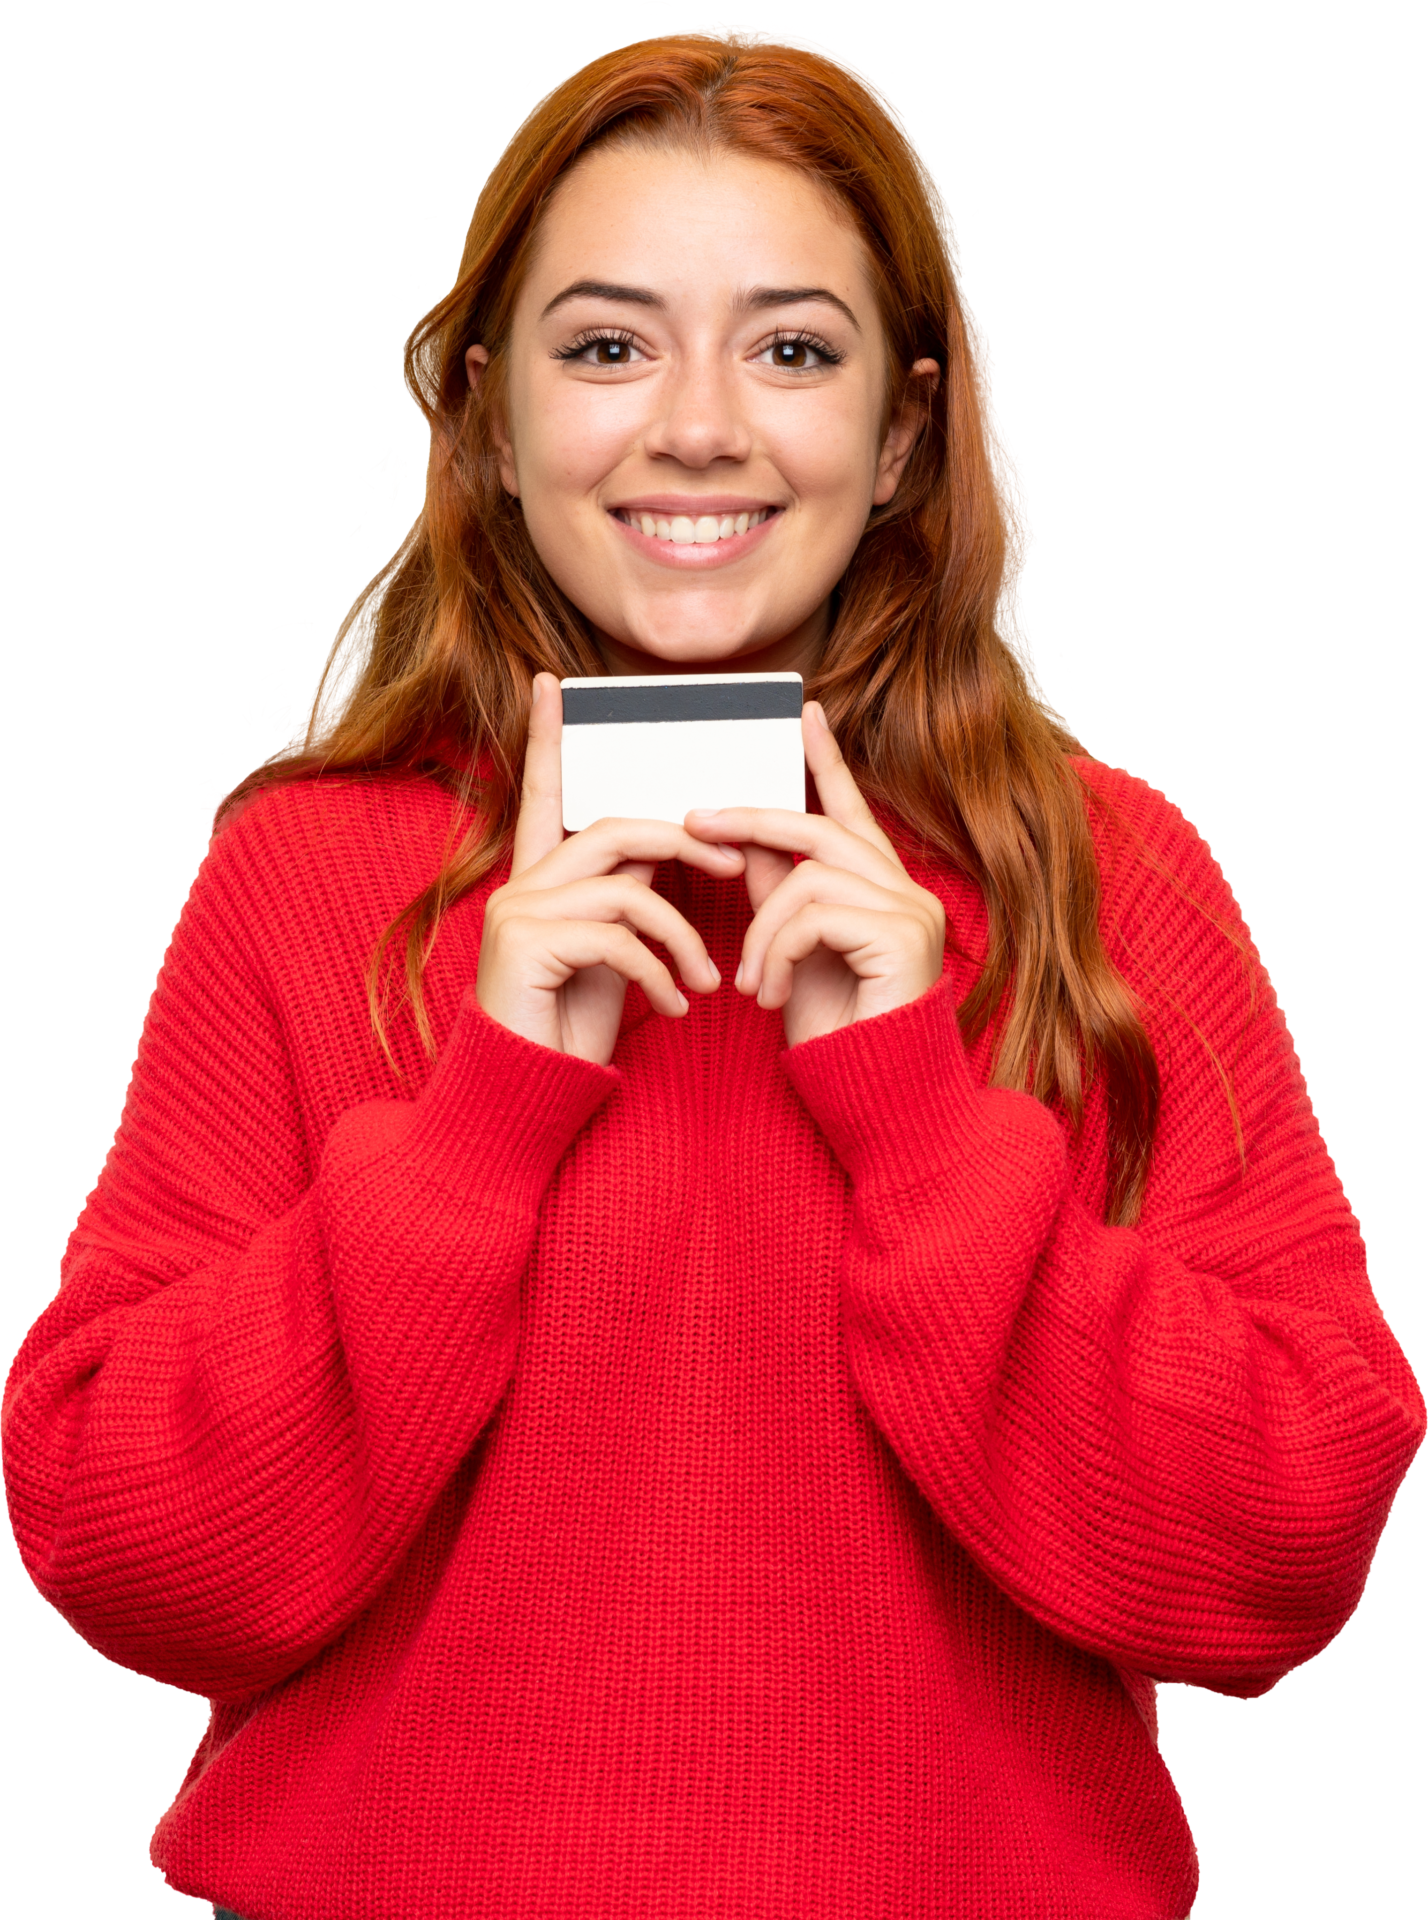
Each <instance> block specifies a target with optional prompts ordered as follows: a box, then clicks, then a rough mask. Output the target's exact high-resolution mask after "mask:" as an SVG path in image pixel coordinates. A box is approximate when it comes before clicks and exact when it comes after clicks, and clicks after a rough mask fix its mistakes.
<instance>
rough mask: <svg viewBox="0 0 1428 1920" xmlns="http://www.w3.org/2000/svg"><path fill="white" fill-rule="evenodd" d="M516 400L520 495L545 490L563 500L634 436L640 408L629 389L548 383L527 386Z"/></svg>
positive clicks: (611, 462) (607, 467)
mask: <svg viewBox="0 0 1428 1920" xmlns="http://www.w3.org/2000/svg"><path fill="white" fill-rule="evenodd" d="M522 398H523V401H524V403H525V404H523V405H522V407H521V408H520V409H519V412H518V413H517V414H516V418H515V423H514V426H513V439H514V442H515V450H516V465H517V468H518V470H519V472H520V476H521V486H522V490H523V493H531V492H535V491H538V490H540V491H543V490H545V489H547V488H548V489H551V490H553V491H555V492H557V493H559V494H560V495H561V496H562V497H563V498H567V499H568V498H569V497H570V496H573V495H579V494H584V493H588V492H590V491H591V490H592V489H594V488H596V487H598V486H599V485H600V483H601V481H603V480H604V479H605V478H606V476H607V475H608V474H610V473H611V472H612V471H613V470H614V468H615V467H616V466H618V465H619V463H620V461H621V460H622V459H623V458H624V456H625V454H626V452H627V451H628V450H629V447H630V444H631V442H632V440H634V439H636V438H637V436H638V429H639V421H640V417H641V410H640V404H639V398H638V394H637V392H636V390H635V389H634V388H633V387H631V388H629V389H620V390H612V389H610V388H603V389H602V388H597V387H593V386H585V385H582V384H577V383H575V382H566V381H552V382H549V383H539V384H535V385H533V386H532V387H531V389H529V390H528V392H527V393H526V394H525V395H523V396H522ZM530 504H531V502H530V501H529V500H527V506H528V507H529V505H530Z"/></svg>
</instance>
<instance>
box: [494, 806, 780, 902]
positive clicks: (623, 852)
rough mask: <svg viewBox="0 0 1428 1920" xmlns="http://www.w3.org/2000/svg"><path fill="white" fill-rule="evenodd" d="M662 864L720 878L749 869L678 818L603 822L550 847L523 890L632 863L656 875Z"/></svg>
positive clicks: (528, 872) (733, 852)
mask: <svg viewBox="0 0 1428 1920" xmlns="http://www.w3.org/2000/svg"><path fill="white" fill-rule="evenodd" d="M661 860H682V861H684V862H685V864H686V865H688V866H691V867H698V868H700V869H701V871H702V872H704V873H708V874H712V875H713V876H714V878H715V879H716V880H728V879H730V878H736V877H737V876H738V875H739V874H741V873H742V872H743V871H744V856H743V854H742V852H741V851H740V850H739V848H737V847H729V846H720V845H718V844H711V843H710V842H709V841H707V840H703V839H697V838H696V837H695V836H694V835H693V834H691V833H688V832H686V830H685V829H684V828H683V827H679V826H676V825H675V824H674V822H673V821H672V820H597V821H595V822H594V824H593V825H591V826H588V827H582V829H581V830H580V832H579V833H572V834H571V836H570V838H569V839H568V840H562V841H560V842H559V844H558V845H556V846H554V847H552V848H550V849H549V851H547V852H546V853H545V854H543V855H542V856H541V858H540V860H539V861H538V862H537V865H538V866H539V869H540V870H539V872H538V873H537V872H536V871H535V868H533V867H531V868H527V869H525V871H524V872H523V873H522V875H521V880H522V883H523V886H524V885H534V886H537V887H556V886H563V885H565V883H566V882H567V881H571V880H584V879H589V878H591V877H592V876H594V875H596V874H609V873H613V872H614V871H615V870H616V868H618V867H621V866H625V865H627V864H628V863H629V862H630V861H639V862H641V863H643V864H645V865H647V866H649V867H650V868H651V871H652V870H653V868H654V866H655V865H656V864H657V863H658V862H659V861H661ZM512 877H513V878H514V877H515V875H514V874H513V875H512Z"/></svg>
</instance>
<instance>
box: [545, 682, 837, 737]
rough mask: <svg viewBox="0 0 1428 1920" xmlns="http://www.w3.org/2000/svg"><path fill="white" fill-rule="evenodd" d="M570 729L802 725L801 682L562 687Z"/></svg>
mask: <svg viewBox="0 0 1428 1920" xmlns="http://www.w3.org/2000/svg"><path fill="white" fill-rule="evenodd" d="M561 693H562V696H563V699H564V705H565V724H566V726H567V727H595V726H608V725H610V724H611V722H615V723H618V724H620V725H628V724H629V723H630V722H631V721H637V720H797V719H798V717H799V715H800V714H801V713H802V712H803V682H802V681H801V680H763V681H759V680H752V681H750V680H743V681H739V680H735V681H727V680H726V681H715V682H714V684H713V685H712V686H707V687H698V686H695V687H688V686H685V687H622V686H621V685H620V683H619V681H618V680H612V681H611V683H610V685H609V686H608V687H562V689H561Z"/></svg>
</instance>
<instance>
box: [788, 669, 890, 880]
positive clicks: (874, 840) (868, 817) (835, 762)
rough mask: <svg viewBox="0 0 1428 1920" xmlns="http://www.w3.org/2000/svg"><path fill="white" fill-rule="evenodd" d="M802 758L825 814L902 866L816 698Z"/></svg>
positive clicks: (806, 720)
mask: <svg viewBox="0 0 1428 1920" xmlns="http://www.w3.org/2000/svg"><path fill="white" fill-rule="evenodd" d="M803 757H804V759H805V760H807V762H808V770H809V772H810V773H811V774H812V775H813V784H814V786H815V787H817V789H818V799H819V803H820V805H821V806H822V808H823V812H824V814H825V816H826V817H827V818H828V819H829V820H836V821H837V823H838V825H839V826H840V827H847V828H848V829H849V831H850V832H852V833H856V834H857V835H858V837H859V839H860V840H866V841H867V842H868V843H869V845H870V846H874V847H876V848H877V849H878V850H879V852H881V853H885V854H886V855H887V857H888V858H889V859H890V860H893V861H896V863H897V865H898V866H901V865H902V862H901V861H900V860H898V857H897V854H896V852H895V851H894V848H893V843H892V841H891V840H889V839H888V837H887V835H886V834H885V833H884V832H883V830H882V828H881V827H880V826H879V825H878V823H877V821H876V820H875V819H874V818H873V810H872V808H871V807H870V806H869V805H868V803H867V801H866V800H865V799H864V798H863V793H862V789H861V788H860V787H859V785H858V783H857V781H856V780H855V779H854V778H853V776H852V773H851V772H850V771H849V768H848V763H847V761H846V760H845V759H844V758H843V754H842V751H841V749H840V748H839V745H838V742H837V740H835V739H834V737H833V729H832V728H831V727H830V726H829V724H828V716H827V714H826V713H825V712H824V711H823V708H822V706H821V705H820V704H819V702H818V701H817V700H808V701H805V703H804V708H803Z"/></svg>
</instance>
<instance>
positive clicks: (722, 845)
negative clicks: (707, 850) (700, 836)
mask: <svg viewBox="0 0 1428 1920" xmlns="http://www.w3.org/2000/svg"><path fill="white" fill-rule="evenodd" d="M714 844H715V846H716V847H717V848H718V849H719V851H720V853H727V854H728V856H729V858H730V859H731V860H737V859H738V857H739V849H738V848H737V847H731V846H730V845H729V842H728V841H727V840H716V841H715V842H714Z"/></svg>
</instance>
